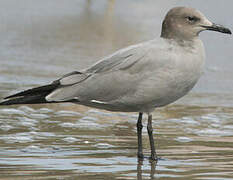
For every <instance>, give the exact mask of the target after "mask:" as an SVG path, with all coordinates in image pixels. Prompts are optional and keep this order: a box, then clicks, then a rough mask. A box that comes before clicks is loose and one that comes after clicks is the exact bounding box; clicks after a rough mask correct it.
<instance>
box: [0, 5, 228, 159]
mask: <svg viewBox="0 0 233 180" xmlns="http://www.w3.org/2000/svg"><path fill="white" fill-rule="evenodd" d="M204 30H213V31H219V32H222V33H228V34H231V31H230V30H229V29H227V28H225V27H223V26H219V25H216V24H213V23H211V22H210V21H209V20H208V19H207V18H206V17H205V16H204V15H203V14H202V13H200V12H199V11H197V10H195V9H192V8H186V7H177V8H173V9H171V10H170V11H169V12H168V14H167V15H166V17H165V19H164V21H163V25H162V32H161V37H160V38H158V39H154V40H151V41H147V42H143V43H140V44H137V45H133V46H129V47H127V48H124V49H121V50H119V51H117V52H115V53H114V54H112V55H110V56H108V57H105V58H103V59H102V60H101V61H99V62H97V63H96V64H94V65H93V66H91V67H90V68H87V69H84V70H81V71H75V72H72V73H69V74H67V75H65V76H63V77H61V78H60V79H58V80H56V81H54V82H53V83H51V84H49V85H46V86H42V87H38V88H34V89H30V90H26V91H23V92H20V93H17V94H15V95H12V96H8V97H7V98H6V101H4V102H1V103H0V105H11V104H37V103H60V102H73V103H77V104H82V105H87V106H91V107H96V108H101V109H106V110H110V111H125V112H139V119H138V121H139V122H140V123H138V138H139V141H138V142H139V149H138V152H139V153H138V157H140V158H141V157H143V155H142V147H141V144H142V143H141V128H142V127H141V119H142V113H143V112H146V113H147V114H148V117H149V118H148V128H147V129H148V134H149V137H150V144H151V159H153V160H155V159H156V154H155V148H154V141H153V135H152V124H151V120H152V115H151V112H152V111H153V110H154V109H155V108H156V107H161V106H165V105H167V104H170V103H172V102H174V101H176V100H177V99H179V98H181V97H183V96H184V95H185V94H187V93H188V92H189V91H190V90H191V89H192V88H193V86H194V85H195V84H196V82H197V81H198V79H199V78H200V76H201V74H202V72H203V70H204V62H205V51H204V46H203V44H202V41H201V40H200V39H199V38H198V35H199V33H200V32H201V31H204Z"/></svg>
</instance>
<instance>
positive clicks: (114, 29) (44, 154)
mask: <svg viewBox="0 0 233 180" xmlns="http://www.w3.org/2000/svg"><path fill="white" fill-rule="evenodd" d="M180 5H185V6H192V7H195V8H198V9H200V10H201V11H202V12H204V13H205V14H206V15H207V17H209V18H210V20H212V21H214V22H216V23H220V24H224V25H227V26H228V27H229V28H231V29H233V25H232V18H231V17H232V15H233V14H232V10H231V7H232V5H233V3H232V2H231V1H227V0H223V1H217V0H211V1H210V0H206V1H205V3H203V1H201V0H196V1H193V2H190V1H184V0H179V1H178V0H177V1H167V0H166V1H162V0H161V1H152V0H151V1H148V0H147V1H131V0H124V1H114V0H109V1H107V0H98V2H97V1H94V0H89V1H88V0H86V1H84V0H70V1H69V2H68V1H64V0H63V1H62V0H61V1H59V2H58V1H55V0H41V1H30V0H21V1H20V2H19V1H17V0H2V1H1V2H0V25H1V26H0V38H1V41H0V73H1V76H0V84H1V88H0V97H1V98H2V97H4V96H7V95H9V94H12V93H14V92H17V91H20V90H23V89H25V88H31V87H35V86H39V85H44V84H46V83H49V82H51V81H52V80H54V79H56V78H58V77H59V76H61V75H63V74H65V73H67V72H70V71H73V70H79V69H82V68H86V67H88V66H89V65H90V64H92V63H94V62H96V61H97V60H99V58H100V57H103V56H105V55H108V54H109V53H112V52H114V51H115V50H117V49H119V48H122V47H125V46H127V45H130V44H134V43H138V42H142V41H145V40H149V39H152V38H154V37H157V36H159V34H160V26H161V21H162V19H163V17H164V15H165V13H166V12H167V10H168V9H170V8H171V7H174V6H180ZM220 9H224V11H220ZM201 38H202V39H203V41H204V44H205V45H206V53H207V62H206V65H207V67H206V72H205V74H204V75H203V77H202V79H201V80H200V82H199V83H198V85H197V86H195V88H194V90H193V91H192V92H191V93H190V94H189V95H188V96H186V97H184V98H183V99H181V100H179V101H178V102H176V103H175V104H172V105H170V106H168V107H166V108H160V109H157V110H156V111H155V112H154V113H153V127H154V133H155V134H154V135H155V139H156V147H157V153H158V155H159V156H160V157H161V160H160V161H158V163H157V164H155V163H151V162H150V161H149V160H148V159H146V160H145V161H143V162H138V161H137V158H136V153H137V152H136V149H137V139H136V138H137V136H136V127H135V124H136V119H137V114H136V113H112V112H108V111H102V110H97V109H92V108H88V107H84V106H77V105H72V104H60V105H51V104H50V105H28V106H25V105H21V106H9V107H6V106H3V107H1V108H0V174H1V177H0V179H7V180H8V179H13V178H14V179H32V178H33V179H166V180H167V179H211V180H212V179H219V180H223V179H224V180H225V179H233V175H232V174H233V173H232V169H233V108H232V107H233V93H232V92H233V79H232V77H233V71H232V69H233V61H232V59H233V56H232V47H233V41H232V37H231V36H228V35H223V34H220V33H214V32H209V33H207V32H205V33H202V35H201ZM146 118H147V117H146V116H145V117H144V120H143V123H144V126H146V121H147V119H146ZM143 146H144V153H145V154H146V155H147V156H149V154H150V152H149V149H150V148H149V141H148V137H147V132H146V128H144V129H143Z"/></svg>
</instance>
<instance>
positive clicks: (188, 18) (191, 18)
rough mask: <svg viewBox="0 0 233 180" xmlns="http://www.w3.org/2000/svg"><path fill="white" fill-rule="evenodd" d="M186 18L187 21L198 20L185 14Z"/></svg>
mask: <svg viewBox="0 0 233 180" xmlns="http://www.w3.org/2000/svg"><path fill="white" fill-rule="evenodd" d="M186 19H187V20H188V21H189V22H192V23H193V22H196V21H198V18H196V17H194V16H187V17H186Z"/></svg>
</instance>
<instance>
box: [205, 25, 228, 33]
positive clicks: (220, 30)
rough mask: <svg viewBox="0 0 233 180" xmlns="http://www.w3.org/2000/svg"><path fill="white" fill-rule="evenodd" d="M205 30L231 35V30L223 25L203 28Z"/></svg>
mask: <svg viewBox="0 0 233 180" xmlns="http://www.w3.org/2000/svg"><path fill="white" fill-rule="evenodd" d="M202 27H204V28H206V29H207V30H210V31H218V32H221V33H226V34H231V30H230V29H228V28H225V27H223V26H222V25H219V24H214V23H213V25H212V26H202Z"/></svg>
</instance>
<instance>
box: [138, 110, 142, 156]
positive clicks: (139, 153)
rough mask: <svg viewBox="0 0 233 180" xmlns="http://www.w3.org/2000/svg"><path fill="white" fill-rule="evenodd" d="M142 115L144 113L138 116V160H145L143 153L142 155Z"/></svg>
mask: <svg viewBox="0 0 233 180" xmlns="http://www.w3.org/2000/svg"><path fill="white" fill-rule="evenodd" d="M142 115H143V113H142V112H140V113H139V115H138V122H137V135H138V158H140V159H142V158H143V153H142V128H143V125H142Z"/></svg>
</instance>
